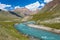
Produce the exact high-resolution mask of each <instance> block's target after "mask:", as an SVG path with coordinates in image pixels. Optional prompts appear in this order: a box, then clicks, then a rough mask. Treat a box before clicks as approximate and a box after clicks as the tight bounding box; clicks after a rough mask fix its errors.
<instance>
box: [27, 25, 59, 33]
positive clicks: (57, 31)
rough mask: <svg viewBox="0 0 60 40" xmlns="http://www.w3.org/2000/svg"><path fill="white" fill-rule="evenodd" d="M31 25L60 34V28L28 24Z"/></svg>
mask: <svg viewBox="0 0 60 40" xmlns="http://www.w3.org/2000/svg"><path fill="white" fill-rule="evenodd" d="M27 25H28V26H29V27H33V28H38V29H42V30H46V31H50V32H54V33H57V34H60V30H59V29H53V28H50V27H45V26H43V25H34V24H27Z"/></svg>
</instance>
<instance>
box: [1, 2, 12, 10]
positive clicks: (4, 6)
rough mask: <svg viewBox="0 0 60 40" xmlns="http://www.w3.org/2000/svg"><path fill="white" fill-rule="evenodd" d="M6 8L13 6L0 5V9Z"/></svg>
mask: <svg viewBox="0 0 60 40" xmlns="http://www.w3.org/2000/svg"><path fill="white" fill-rule="evenodd" d="M6 7H11V5H7V4H2V3H0V9H3V10H6V9H5V8H6Z"/></svg>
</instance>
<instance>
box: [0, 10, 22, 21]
mask: <svg viewBox="0 0 60 40" xmlns="http://www.w3.org/2000/svg"><path fill="white" fill-rule="evenodd" d="M0 10H1V9H0ZM13 13H14V12H13ZM13 13H11V12H8V11H4V10H1V11H0V21H9V20H10V21H14V19H21V17H18V14H17V13H15V14H13Z"/></svg>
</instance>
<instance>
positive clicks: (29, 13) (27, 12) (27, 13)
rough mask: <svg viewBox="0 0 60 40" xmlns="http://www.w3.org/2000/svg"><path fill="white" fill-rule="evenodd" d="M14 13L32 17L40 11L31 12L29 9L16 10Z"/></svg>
mask: <svg viewBox="0 0 60 40" xmlns="http://www.w3.org/2000/svg"><path fill="white" fill-rule="evenodd" d="M14 12H17V13H18V14H19V15H22V16H29V15H32V14H36V13H37V12H38V10H36V11H30V10H29V9H27V8H16V9H15V10H14Z"/></svg>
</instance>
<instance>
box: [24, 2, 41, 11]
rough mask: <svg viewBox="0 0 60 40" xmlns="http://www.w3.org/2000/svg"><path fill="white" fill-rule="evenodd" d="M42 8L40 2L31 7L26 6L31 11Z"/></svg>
mask: <svg viewBox="0 0 60 40" xmlns="http://www.w3.org/2000/svg"><path fill="white" fill-rule="evenodd" d="M39 6H40V3H39V1H37V2H35V3H32V4H30V5H26V6H25V7H26V8H27V9H29V10H31V11H35V10H36V9H38V7H39Z"/></svg>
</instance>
